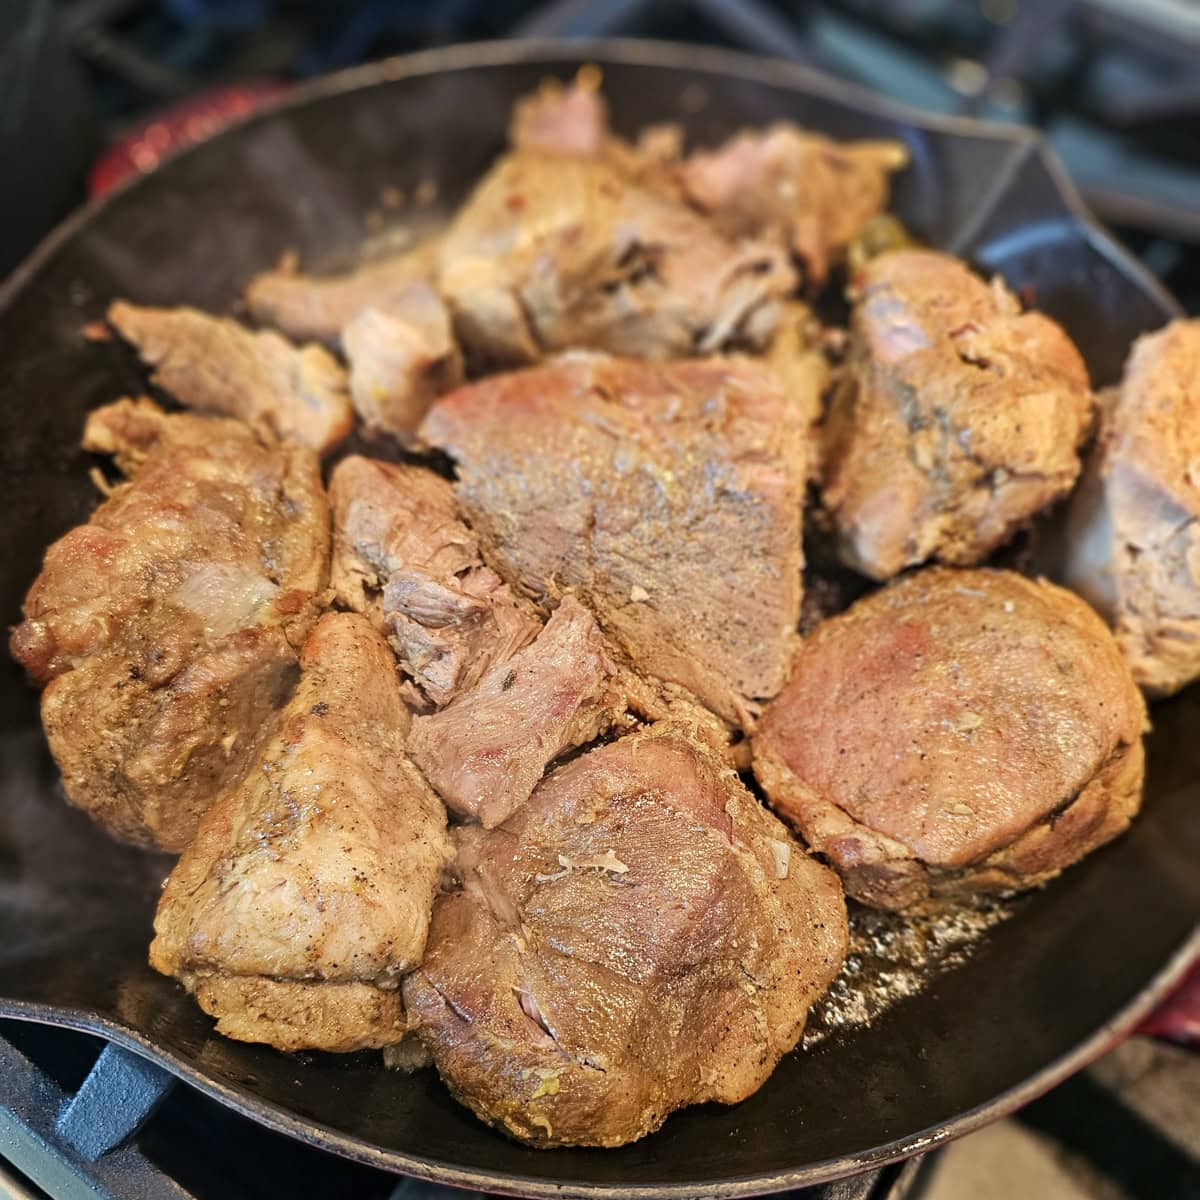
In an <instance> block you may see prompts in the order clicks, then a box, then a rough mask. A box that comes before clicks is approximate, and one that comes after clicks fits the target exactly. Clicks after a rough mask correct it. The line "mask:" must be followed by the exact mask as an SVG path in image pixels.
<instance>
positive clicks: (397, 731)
mask: <svg viewBox="0 0 1200 1200" xmlns="http://www.w3.org/2000/svg"><path fill="white" fill-rule="evenodd" d="M300 667H301V677H300V683H299V685H298V686H297V688H296V692H295V694H294V696H293V697H292V699H291V700H290V701H289V702H288V704H287V707H286V708H285V709H284V711H283V714H282V720H281V722H280V724H279V729H278V732H277V733H276V734H275V736H274V737H273V738H271V740H270V741H269V742H267V743H266V744H265V745H263V746H262V747H261V748H260V750H259V751H258V753H257V754H256V755H255V757H254V760H253V763H252V764H251V769H250V770H249V771H248V772H247V774H246V777H245V779H244V781H243V782H242V783H241V784H240V786H238V787H236V788H234V789H232V790H231V791H228V792H226V793H225V794H224V795H223V796H222V798H221V799H220V800H219V801H218V802H217V803H216V804H215V805H213V807H212V808H211V809H210V810H209V812H208V814H207V815H206V816H205V818H204V820H203V821H202V822H201V825H200V830H199V832H198V834H197V836H196V840H195V841H194V842H193V843H192V844H191V845H190V846H189V847H188V848H187V850H186V851H185V852H184V854H183V857H182V858H181V859H180V860H179V863H178V864H177V866H176V867H175V869H174V871H172V873H171V877H170V879H169V880H168V881H167V885H166V888H165V890H164V891H163V894H162V899H161V900H160V901H159V905H158V913H157V915H156V917H155V922H154V928H155V934H156V936H155V939H154V942H153V944H152V945H151V947H150V962H151V965H152V966H153V967H154V968H155V969H156V970H158V971H161V972H162V973H163V974H164V975H173V976H175V977H176V978H177V979H179V980H180V981H181V982H182V983H183V984H184V985H185V986H186V987H187V989H188V990H189V991H190V992H192V993H193V994H194V995H195V996H196V999H197V1001H198V1002H199V1004H200V1006H201V1007H202V1008H203V1009H204V1011H205V1012H207V1013H209V1014H210V1015H212V1016H214V1017H216V1018H217V1030H218V1032H220V1033H223V1034H225V1035H226V1036H228V1037H233V1038H237V1039H239V1040H241V1041H252V1042H267V1043H269V1044H270V1045H272V1046H275V1047H277V1048H279V1049H281V1050H303V1049H317V1050H336V1051H350V1050H361V1049H368V1048H377V1047H382V1046H388V1045H393V1044H395V1043H397V1042H399V1041H400V1040H401V1039H402V1038H403V1037H404V1035H405V1033H406V1031H407V1023H406V1021H405V1019H404V1012H403V1005H402V1003H401V1000H400V992H399V985H400V977H401V975H402V974H403V973H404V972H405V971H409V970H411V969H412V968H413V967H415V966H416V964H417V963H419V962H420V960H421V955H422V954H423V952H424V949H425V940H426V935H427V933H428V929H429V915H430V910H431V908H432V905H433V896H434V892H435V890H436V888H437V886H438V882H439V880H440V878H441V875H442V871H443V869H444V868H445V867H447V866H448V865H449V863H450V861H451V858H452V854H451V847H450V841H449V838H448V836H447V834H446V814H445V810H444V809H443V808H442V805H441V803H440V802H439V801H438V799H437V797H436V796H434V795H433V793H432V792H431V791H430V790H429V787H428V785H427V784H426V783H425V782H424V780H423V779H422V778H421V775H420V773H419V772H418V771H417V770H416V768H415V767H413V765H412V764H411V763H410V762H409V761H408V759H407V757H406V755H405V751H404V739H405V733H406V731H407V729H408V722H409V715H408V711H407V709H405V707H404V704H403V702H402V701H401V699H400V691H399V687H398V685H397V681H396V672H395V665H394V662H393V659H392V655H391V652H390V651H389V650H388V647H387V644H386V643H385V642H384V640H383V638H382V637H380V635H379V634H378V633H376V632H375V631H374V630H373V629H372V628H371V627H370V625H369V624H368V623H367V622H366V621H365V620H363V618H362V617H359V616H356V615H354V614H350V613H331V614H328V615H327V616H325V617H323V618H322V619H321V620H320V622H319V623H318V624H317V626H316V628H315V629H314V630H313V632H312V633H311V634H310V635H309V638H308V641H307V642H306V643H305V645H304V650H303V654H302V656H301V660H300Z"/></svg>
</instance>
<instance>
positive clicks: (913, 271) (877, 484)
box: [823, 250, 1092, 579]
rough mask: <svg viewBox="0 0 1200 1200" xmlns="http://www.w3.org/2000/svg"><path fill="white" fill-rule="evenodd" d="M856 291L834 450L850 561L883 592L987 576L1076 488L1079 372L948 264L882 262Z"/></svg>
mask: <svg viewBox="0 0 1200 1200" xmlns="http://www.w3.org/2000/svg"><path fill="white" fill-rule="evenodd" d="M855 289H856V292H857V295H858V302H857V304H856V305H855V309H854V315H853V321H852V334H851V345H850V355H849V362H848V363H847V365H846V367H845V369H844V370H843V371H842V372H841V383H840V385H839V387H838V389H837V391H836V394H835V396H834V400H833V404H832V409H831V413H830V416H829V421H828V434H827V441H826V445H825V447H824V457H825V468H824V491H823V499H824V503H825V506H826V508H827V509H828V511H829V513H830V514H831V516H832V519H833V522H834V525H835V527H836V531H837V534H838V540H839V544H840V549H841V553H842V556H843V558H844V560H845V561H846V563H847V564H848V565H849V566H852V567H854V568H855V569H856V570H859V571H862V572H863V573H864V574H866V575H869V576H870V577H871V578H873V579H888V578H890V577H891V576H893V575H895V574H897V573H898V572H899V571H902V570H904V568H906V567H910V566H915V565H916V564H918V563H922V562H925V561H926V560H928V559H937V560H939V561H941V562H944V563H950V564H953V565H957V566H969V565H971V564H973V563H977V562H980V561H981V560H982V559H983V558H984V557H985V556H986V555H987V554H989V553H991V551H993V550H994V549H996V547H997V546H999V545H1001V544H1002V543H1004V542H1005V541H1007V540H1008V539H1009V537H1011V536H1012V534H1013V533H1014V532H1015V531H1016V530H1017V529H1018V528H1019V527H1020V526H1021V525H1022V524H1023V523H1024V522H1026V521H1027V520H1028V519H1029V518H1030V517H1032V516H1033V515H1034V513H1036V512H1038V511H1039V510H1040V509H1042V508H1045V507H1046V506H1047V505H1048V504H1051V503H1052V502H1053V501H1055V500H1057V499H1059V498H1060V497H1062V496H1064V495H1066V494H1067V492H1069V491H1070V490H1071V487H1072V485H1073V484H1074V483H1075V480H1076V477H1077V476H1078V474H1079V467H1080V464H1079V455H1078V448H1079V445H1080V443H1081V442H1082V441H1083V439H1084V437H1085V435H1086V434H1087V432H1088V429H1089V425H1090V420H1091V413H1092V396H1091V393H1090V391H1089V390H1088V377H1087V369H1086V367H1085V366H1084V364H1083V360H1082V359H1081V358H1080V356H1079V352H1078V351H1077V350H1076V349H1075V346H1074V345H1073V344H1072V342H1071V340H1070V339H1069V338H1068V337H1067V335H1066V334H1065V333H1064V332H1063V331H1062V329H1061V328H1059V326H1058V325H1056V324H1055V323H1054V322H1053V321H1052V320H1050V318H1049V317H1046V316H1044V315H1043V314H1041V313H1033V312H1030V313H1022V312H1021V311H1020V306H1019V304H1018V303H1017V301H1016V299H1015V297H1013V296H1012V295H1011V294H1010V293H1009V292H1008V290H1007V289H1006V288H1005V287H1004V285H1003V283H1002V282H1000V281H999V280H995V281H993V283H992V284H991V285H990V286H989V285H988V284H986V283H984V281H983V280H982V279H980V278H978V276H976V275H973V274H972V273H971V272H970V271H969V270H968V269H967V268H966V267H965V266H964V265H963V264H962V263H961V262H959V261H958V260H957V259H954V258H951V257H950V256H949V255H945V254H937V253H934V252H933V251H927V250H900V251H896V252H894V253H891V254H883V255H881V256H879V257H878V258H875V259H873V260H871V262H869V263H868V264H867V266H866V267H865V268H864V270H863V271H862V272H861V274H860V275H859V276H858V277H857V279H856V281H855Z"/></svg>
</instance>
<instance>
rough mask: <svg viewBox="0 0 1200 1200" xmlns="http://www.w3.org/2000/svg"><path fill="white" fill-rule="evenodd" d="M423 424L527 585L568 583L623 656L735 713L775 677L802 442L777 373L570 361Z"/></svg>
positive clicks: (474, 514) (788, 598)
mask: <svg viewBox="0 0 1200 1200" xmlns="http://www.w3.org/2000/svg"><path fill="white" fill-rule="evenodd" d="M421 433H422V436H423V438H424V439H425V441H427V442H429V443H430V444H432V445H435V446H440V447H441V448H443V449H444V450H447V451H448V452H449V453H450V454H452V455H453V456H454V458H455V459H456V460H457V462H458V467H459V480H460V483H459V497H460V499H461V500H462V502H463V504H464V508H465V510H466V512H467V515H468V518H469V519H470V521H471V523H472V526H473V528H474V529H475V531H476V533H477V534H478V535H479V536H480V538H481V539H482V541H483V543H484V545H485V546H486V547H487V548H488V553H489V557H490V559H491V560H492V561H495V562H496V564H497V566H498V568H499V569H500V570H502V571H504V572H505V573H507V574H508V575H509V576H510V579H511V581H512V582H513V583H514V584H515V585H516V586H517V587H518V590H520V591H522V592H525V593H527V594H529V595H533V596H536V597H538V598H540V599H543V600H544V599H546V598H548V597H551V596H553V595H554V594H555V593H556V591H559V590H563V589H567V588H572V589H575V590H576V591H577V592H578V594H579V597H580V599H581V600H583V602H584V603H585V604H587V605H588V606H589V607H590V608H591V609H592V611H593V612H594V613H595V614H596V617H597V619H598V620H599V621H600V625H601V627H602V628H603V629H604V630H605V632H606V633H607V634H608V635H609V637H610V638H612V640H613V642H614V643H615V645H616V647H617V649H618V650H619V651H620V652H621V653H623V654H624V655H627V656H628V658H629V659H631V660H632V661H633V662H634V663H636V664H637V666H638V667H639V668H641V669H642V670H644V671H645V672H647V673H649V674H650V675H653V676H656V677H657V678H659V679H663V680H666V681H668V682H670V683H676V684H679V685H681V686H683V687H685V688H687V689H688V690H689V691H691V692H692V693H693V694H694V695H695V696H696V697H698V698H699V699H700V700H702V701H703V702H704V703H705V704H707V705H708V706H709V707H710V708H711V709H713V711H714V712H716V713H718V714H720V715H721V716H723V717H724V718H726V719H727V720H729V721H730V722H736V721H739V720H741V721H748V720H749V719H750V714H751V711H752V708H753V704H754V701H755V700H757V699H763V698H766V697H769V696H773V695H774V694H775V692H776V691H778V689H779V688H780V687H781V686H782V684H783V681H784V679H785V677H786V674H787V663H788V658H789V656H790V653H791V647H792V637H793V630H794V629H795V627H796V621H797V619H798V617H799V612H800V570H801V566H802V561H801V548H800V517H801V504H802V501H803V494H804V483H803V464H804V461H805V455H804V448H803V437H804V433H803V429H802V428H801V427H800V425H799V423H798V422H797V421H796V419H795V413H794V410H793V409H792V408H790V407H789V405H788V403H787V401H786V399H785V397H784V396H783V394H782V391H781V389H780V387H779V384H778V381H777V380H776V379H775V377H774V375H773V374H772V373H770V372H769V371H766V370H764V369H763V368H762V367H761V366H759V365H758V364H755V363H753V362H750V361H749V360H744V359H708V360H704V361H692V362H682V363H675V364H656V363H645V362H632V361H623V360H617V359H606V358H602V357H581V358H575V359H573V360H570V361H563V362H560V363H557V364H555V365H553V366H548V367H543V368H540V369H536V370H529V371H521V372H516V373H514V374H511V375H505V376H498V377H495V378H491V379H487V380H484V381H482V382H480V383H477V384H474V385H472V386H470V387H466V388H462V389H460V390H459V391H457V392H453V393H451V394H450V395H449V396H444V397H443V398H442V399H441V400H439V401H438V402H437V403H436V404H435V405H434V406H433V408H431V409H430V411H429V415H428V416H427V417H426V419H425V423H424V425H423V426H422V428H421Z"/></svg>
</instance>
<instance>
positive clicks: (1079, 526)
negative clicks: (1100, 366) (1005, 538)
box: [1055, 320, 1200, 696]
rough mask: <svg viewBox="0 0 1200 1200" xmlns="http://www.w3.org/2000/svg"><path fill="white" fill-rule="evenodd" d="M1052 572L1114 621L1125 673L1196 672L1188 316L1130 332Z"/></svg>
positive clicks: (1194, 373) (1172, 683)
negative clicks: (1120, 377) (1134, 337)
mask: <svg viewBox="0 0 1200 1200" xmlns="http://www.w3.org/2000/svg"><path fill="white" fill-rule="evenodd" d="M1065 529H1066V535H1067V536H1066V539H1065V544H1064V545H1063V546H1061V547H1060V548H1059V549H1060V552H1061V557H1059V559H1058V561H1057V562H1056V564H1055V566H1056V569H1057V570H1058V571H1059V573H1060V577H1061V579H1062V581H1063V582H1064V583H1066V584H1067V585H1068V586H1069V587H1072V588H1074V589H1075V590H1076V591H1078V592H1080V593H1082V595H1083V596H1084V597H1085V598H1086V599H1087V600H1088V601H1089V602H1090V603H1091V604H1092V605H1093V606H1094V607H1095V608H1097V609H1099V611H1100V612H1101V613H1103V614H1104V615H1105V616H1106V617H1107V618H1108V620H1109V622H1110V624H1111V625H1112V626H1113V627H1114V629H1115V630H1116V634H1117V641H1118V642H1119V643H1120V646H1121V649H1122V650H1123V651H1124V652H1125V657H1126V658H1127V659H1128V660H1129V664H1130V666H1131V667H1132V669H1133V677H1134V678H1135V679H1136V680H1137V681H1138V683H1139V684H1141V686H1142V688H1143V689H1144V690H1145V691H1146V692H1147V693H1148V694H1149V695H1150V696H1168V695H1170V694H1171V693H1172V692H1175V691H1178V690H1179V689H1180V688H1181V687H1183V686H1185V685H1186V684H1188V683H1190V682H1191V681H1192V680H1193V679H1196V678H1197V677H1200V320H1191V321H1173V322H1172V323H1171V324H1170V325H1168V326H1167V327H1166V328H1165V329H1162V330H1160V331H1159V332H1158V333H1155V334H1152V335H1150V336H1148V337H1144V338H1142V339H1141V340H1140V341H1138V342H1137V344H1136V345H1135V346H1134V349H1133V353H1132V354H1131V355H1130V358H1129V362H1128V363H1127V365H1126V367H1125V379H1124V382H1123V383H1122V385H1121V388H1120V391H1119V392H1115V393H1113V394H1112V395H1110V396H1107V397H1105V404H1104V405H1103V410H1102V412H1101V415H1100V436H1099V439H1098V440H1097V443H1096V446H1095V448H1094V449H1093V451H1092V454H1091V458H1090V459H1089V461H1088V464H1087V467H1086V469H1085V471H1084V475H1083V479H1082V481H1081V482H1080V485H1079V487H1078V489H1076V491H1075V494H1074V495H1073V496H1072V498H1071V503H1070V507H1069V508H1068V510H1067V519H1066V526H1065Z"/></svg>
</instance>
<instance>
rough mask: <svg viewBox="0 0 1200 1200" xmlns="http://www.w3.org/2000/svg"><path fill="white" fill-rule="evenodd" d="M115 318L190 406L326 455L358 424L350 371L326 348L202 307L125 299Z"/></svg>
mask: <svg viewBox="0 0 1200 1200" xmlns="http://www.w3.org/2000/svg"><path fill="white" fill-rule="evenodd" d="M108 319H109V321H110V322H111V324H112V325H113V326H114V327H115V328H116V330H117V332H118V333H120V335H121V336H122V337H123V338H125V340H126V341H128V342H130V343H132V344H133V346H134V347H136V349H137V352H138V354H139V355H140V356H141V358H142V360H143V362H145V363H147V364H148V365H149V366H151V367H153V368H154V375H153V376H152V382H153V383H155V384H157V385H158V386H159V387H161V388H163V390H164V391H167V392H170V394H171V395H172V396H173V397H174V398H175V399H176V400H178V401H179V403H180V404H182V405H183V406H184V407H185V408H193V409H196V410H197V411H199V412H212V413H221V414H224V415H226V416H230V417H238V418H240V419H241V420H243V421H245V422H246V423H247V424H248V425H252V426H254V427H255V428H257V429H263V430H266V431H268V432H269V433H270V434H272V435H273V436H275V437H278V438H288V439H291V440H293V441H297V442H299V443H301V445H304V446H309V447H311V448H312V449H313V450H316V451H317V452H318V453H324V452H325V451H327V450H330V449H332V448H333V447H334V446H336V445H337V444H338V443H339V442H340V441H342V439H343V438H345V437H346V436H347V435H348V434H349V433H350V430H351V429H352V428H353V427H354V411H353V409H352V408H351V405H350V397H349V394H348V392H347V387H346V372H345V371H344V370H343V368H342V366H341V364H340V363H338V361H337V360H336V359H335V358H334V357H333V356H332V355H331V354H330V353H329V352H328V351H327V350H324V349H322V348H321V347H320V346H302V347H296V346H293V345H292V344H291V343H290V342H288V341H286V340H285V339H284V338H282V337H280V336H279V334H277V333H272V332H269V331H268V332H262V333H255V332H253V331H251V330H249V329H245V328H244V327H243V326H241V325H239V324H238V323H237V322H236V321H231V320H229V319H228V318H225V317H214V316H212V315H210V314H209V313H204V312H200V311H199V310H197V309H194V308H173V309H166V308H139V307H138V306H137V305H134V304H129V303H127V302H125V301H124V300H118V301H117V302H116V303H114V304H112V305H110V306H109V310H108Z"/></svg>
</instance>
